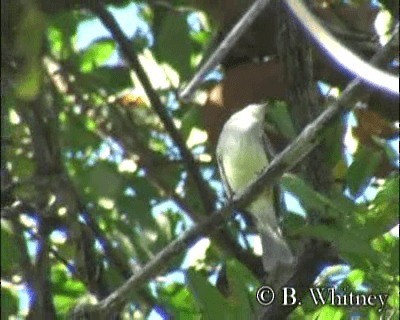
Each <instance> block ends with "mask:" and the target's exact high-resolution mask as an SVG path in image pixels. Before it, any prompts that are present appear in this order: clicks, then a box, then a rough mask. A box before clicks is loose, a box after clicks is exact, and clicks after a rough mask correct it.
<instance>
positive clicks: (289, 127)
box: [267, 102, 296, 140]
mask: <svg viewBox="0 0 400 320" xmlns="http://www.w3.org/2000/svg"><path fill="white" fill-rule="evenodd" d="M267 117H268V118H269V119H271V121H272V122H273V123H274V124H275V125H276V126H277V128H278V130H279V132H280V133H281V134H283V135H284V136H285V137H286V138H288V139H290V140H292V139H294V138H295V137H296V130H295V128H294V126H293V122H292V118H291V117H290V113H289V111H288V109H287V106H286V104H285V103H282V102H275V103H274V104H271V105H270V107H269V108H268V114H267Z"/></svg>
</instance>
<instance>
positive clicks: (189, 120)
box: [180, 106, 201, 141]
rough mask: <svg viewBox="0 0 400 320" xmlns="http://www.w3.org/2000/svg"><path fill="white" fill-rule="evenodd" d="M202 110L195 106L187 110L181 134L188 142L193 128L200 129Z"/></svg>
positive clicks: (183, 118)
mask: <svg viewBox="0 0 400 320" xmlns="http://www.w3.org/2000/svg"><path fill="white" fill-rule="evenodd" d="M200 117H201V110H200V108H199V107H198V106H193V107H191V108H190V109H189V110H187V111H186V112H185V114H184V116H183V117H182V126H181V130H180V131H181V134H182V138H183V139H184V141H187V139H188V138H189V135H190V133H191V131H192V129H193V128H195V127H199V124H200V123H201V120H200Z"/></svg>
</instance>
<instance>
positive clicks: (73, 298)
mask: <svg viewBox="0 0 400 320" xmlns="http://www.w3.org/2000/svg"><path fill="white" fill-rule="evenodd" d="M67 272H68V271H67V269H66V267H65V266H64V265H62V264H56V265H53V267H52V269H51V283H52V291H53V295H54V305H55V308H56V311H57V314H58V315H60V316H61V315H65V314H66V313H67V312H68V311H69V310H70V309H71V307H72V306H73V305H74V304H75V303H76V302H77V300H78V299H79V298H80V297H81V296H82V295H84V294H85V292H86V288H85V286H84V285H83V283H82V282H80V281H77V280H75V279H74V278H71V277H70V276H69V275H68V273H67Z"/></svg>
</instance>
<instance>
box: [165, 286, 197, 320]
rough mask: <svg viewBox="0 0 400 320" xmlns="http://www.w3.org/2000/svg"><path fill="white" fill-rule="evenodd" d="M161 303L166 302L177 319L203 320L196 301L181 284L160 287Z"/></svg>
mask: <svg viewBox="0 0 400 320" xmlns="http://www.w3.org/2000/svg"><path fill="white" fill-rule="evenodd" d="M158 296H159V299H160V302H165V304H166V305H167V306H168V309H169V311H170V312H171V313H172V315H173V316H174V318H176V319H188V320H189V319H193V320H194V319H201V315H200V314H199V311H198V309H197V308H196V301H195V299H194V297H193V295H192V294H191V292H190V291H189V290H188V288H187V287H186V286H185V285H183V284H180V283H171V284H169V285H167V286H165V287H158Z"/></svg>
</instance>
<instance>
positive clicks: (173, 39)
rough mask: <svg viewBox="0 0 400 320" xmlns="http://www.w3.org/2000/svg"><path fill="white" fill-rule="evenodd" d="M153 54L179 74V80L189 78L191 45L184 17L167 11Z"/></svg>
mask: <svg viewBox="0 0 400 320" xmlns="http://www.w3.org/2000/svg"><path fill="white" fill-rule="evenodd" d="M155 52H156V54H157V57H158V58H159V60H160V61H162V62H166V63H168V64H169V65H171V66H172V67H173V68H174V69H175V70H176V71H177V72H178V73H179V75H180V78H181V80H182V79H187V78H188V77H189V75H190V73H191V67H190V54H191V44H190V36H189V26H188V24H187V22H186V16H185V15H183V14H181V13H176V12H173V11H169V12H168V14H167V15H166V16H165V17H164V18H163V20H162V24H161V30H160V33H159V34H158V37H157V38H156V44H155Z"/></svg>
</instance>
